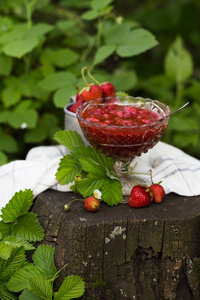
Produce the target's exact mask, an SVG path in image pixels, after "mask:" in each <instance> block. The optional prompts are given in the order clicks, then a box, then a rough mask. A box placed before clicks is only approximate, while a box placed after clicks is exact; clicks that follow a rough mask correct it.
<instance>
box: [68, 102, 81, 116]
mask: <svg viewBox="0 0 200 300" xmlns="http://www.w3.org/2000/svg"><path fill="white" fill-rule="evenodd" d="M82 104H83V100H82V99H80V100H78V101H77V102H75V103H74V104H73V105H72V106H71V107H70V109H69V111H71V112H73V113H76V111H77V109H78V107H79V106H80V105H82Z"/></svg>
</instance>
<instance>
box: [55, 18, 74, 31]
mask: <svg viewBox="0 0 200 300" xmlns="http://www.w3.org/2000/svg"><path fill="white" fill-rule="evenodd" d="M75 25H76V22H75V21H74V20H59V21H57V22H56V25H55V26H56V28H58V29H59V30H60V31H62V32H64V33H66V31H68V30H71V29H72V28H73V27H74V26H75Z"/></svg>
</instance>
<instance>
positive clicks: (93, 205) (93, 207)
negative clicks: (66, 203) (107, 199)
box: [85, 196, 100, 212]
mask: <svg viewBox="0 0 200 300" xmlns="http://www.w3.org/2000/svg"><path fill="white" fill-rule="evenodd" d="M99 207H100V202H99V200H98V199H97V198H95V197H93V196H91V197H88V198H87V199H86V200H85V208H86V210H87V211H91V212H95V211H97V210H98V209H99Z"/></svg>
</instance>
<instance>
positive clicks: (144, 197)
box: [128, 184, 151, 207]
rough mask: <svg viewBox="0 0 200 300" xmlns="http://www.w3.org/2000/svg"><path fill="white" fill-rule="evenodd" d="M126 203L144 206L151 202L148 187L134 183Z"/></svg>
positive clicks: (133, 205) (132, 205)
mask: <svg viewBox="0 0 200 300" xmlns="http://www.w3.org/2000/svg"><path fill="white" fill-rule="evenodd" d="M128 204H129V205H130V206H131V207H146V206H149V205H150V204H151V196H150V193H149V188H148V187H147V186H143V185H139V184H138V185H135V186H134V187H133V188H132V190H131V194H130V197H129V201H128Z"/></svg>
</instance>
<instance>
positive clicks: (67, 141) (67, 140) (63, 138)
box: [54, 130, 84, 150]
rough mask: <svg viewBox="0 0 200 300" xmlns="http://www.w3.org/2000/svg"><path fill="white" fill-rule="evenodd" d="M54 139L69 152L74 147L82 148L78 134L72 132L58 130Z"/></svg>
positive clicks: (82, 143)
mask: <svg viewBox="0 0 200 300" xmlns="http://www.w3.org/2000/svg"><path fill="white" fill-rule="evenodd" d="M54 139H55V140H56V141H58V142H59V143H60V144H61V145H63V146H65V147H66V148H68V149H70V150H73V149H74V148H75V147H79V146H84V142H83V140H82V139H81V136H80V134H78V133H77V132H76V131H72V130H62V131H61V130H60V131H58V132H56V133H55V135H54Z"/></svg>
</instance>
